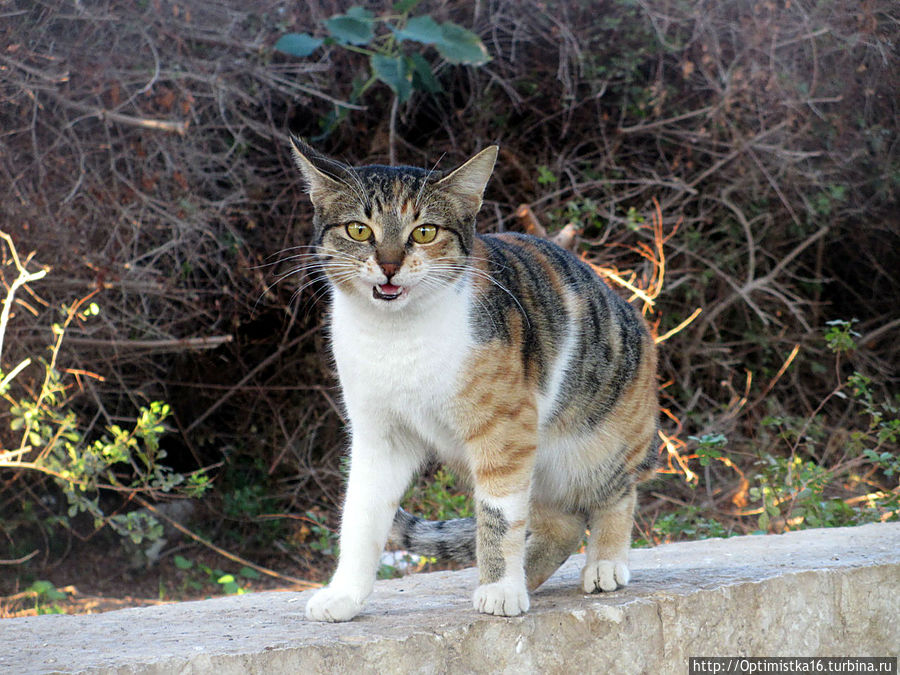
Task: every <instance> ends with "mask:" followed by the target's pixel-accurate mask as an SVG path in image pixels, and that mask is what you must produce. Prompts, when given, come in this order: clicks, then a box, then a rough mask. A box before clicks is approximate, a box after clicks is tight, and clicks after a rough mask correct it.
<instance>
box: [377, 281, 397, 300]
mask: <svg viewBox="0 0 900 675" xmlns="http://www.w3.org/2000/svg"><path fill="white" fill-rule="evenodd" d="M402 292H403V287H402V286H394V284H378V285H377V286H375V288H373V289H372V294H373V296H374V297H375V299H376V300H396V299H397V298H399V297H400V293H402Z"/></svg>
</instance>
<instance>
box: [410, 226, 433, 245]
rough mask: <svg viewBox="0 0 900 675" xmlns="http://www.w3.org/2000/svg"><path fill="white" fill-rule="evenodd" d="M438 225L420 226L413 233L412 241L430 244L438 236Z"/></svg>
mask: <svg viewBox="0 0 900 675" xmlns="http://www.w3.org/2000/svg"><path fill="white" fill-rule="evenodd" d="M437 233H438V229H437V225H419V226H418V227H417V228H416V229H414V230H413V231H412V240H413V241H414V242H416V243H417V244H428V243H429V242H432V241H434V238H435V237H436V236H437Z"/></svg>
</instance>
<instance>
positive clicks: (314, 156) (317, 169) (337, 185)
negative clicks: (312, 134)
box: [291, 134, 343, 207]
mask: <svg viewBox="0 0 900 675" xmlns="http://www.w3.org/2000/svg"><path fill="white" fill-rule="evenodd" d="M291 154H292V155H293V156H294V163H295V164H296V165H297V168H298V169H300V173H301V174H302V175H303V179H304V180H305V181H306V191H307V192H308V193H309V198H310V200H311V201H312V203H313V206H316V207H318V206H319V205H320V204H321V203H322V202H323V199H324V197H325V196H326V195H328V194H333V193H334V192H336V191H339V190H340V189H341V187H342V185H343V183H342V182H341V181H340V180H338V179H336V178H335V177H333V175H329V174H333V172H334V171H335V169H336V168H338V167H339V166H340V164H339V163H338V162H336V161H335V160H333V159H330V158H328V157H326V156H325V155H322V154H320V153H318V152H316V151H315V150H314V149H313V148H312V147H310V146H309V145H307V144H306V143H305V142H303V140H302V139H301V138H300V137H299V136H295V135H294V134H291Z"/></svg>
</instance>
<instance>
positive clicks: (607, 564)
mask: <svg viewBox="0 0 900 675" xmlns="http://www.w3.org/2000/svg"><path fill="white" fill-rule="evenodd" d="M630 580H631V573H630V572H629V571H628V565H626V564H625V563H624V562H622V561H617V560H598V561H597V562H593V563H588V564H587V565H585V566H584V569H583V570H582V571H581V587H582V588H583V589H584V592H585V593H597V592H599V591H614V590H616V589H617V588H621V587H622V586H627V585H628V582H629V581H630Z"/></svg>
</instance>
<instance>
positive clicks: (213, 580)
mask: <svg viewBox="0 0 900 675" xmlns="http://www.w3.org/2000/svg"><path fill="white" fill-rule="evenodd" d="M173 562H174V563H175V567H177V568H178V569H180V570H182V571H184V572H187V573H188V576H187V577H186V580H185V583H184V589H185V590H190V591H194V592H202V591H203V590H204V589H206V588H210V587H212V588H217V589H219V590H221V591H222V592H223V593H224V594H225V595H243V594H244V593H246V592H247V588H246V587H245V586H242V585H241V583H239V580H240V579H241V578H243V579H247V580H250V581H255V580H257V579H259V578H260V575H259V572H257V571H256V570H254V569H253V568H251V567H246V566H245V567H242V568H241V569H240V571H239V572H238V573H237V576H235V575H234V574H230V573H227V572H223V571H222V570H220V569H213V568H211V567H209V566H207V565H204V564H203V563H201V562H197V563H195V562H194V561H193V560H190V559H189V558H185V557H184V556H180V555H176V556H175V557H174V558H173Z"/></svg>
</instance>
